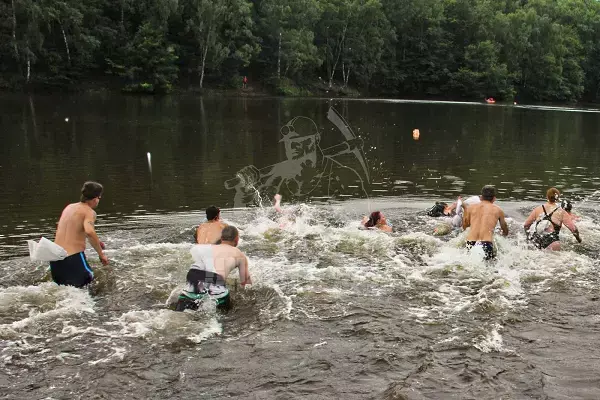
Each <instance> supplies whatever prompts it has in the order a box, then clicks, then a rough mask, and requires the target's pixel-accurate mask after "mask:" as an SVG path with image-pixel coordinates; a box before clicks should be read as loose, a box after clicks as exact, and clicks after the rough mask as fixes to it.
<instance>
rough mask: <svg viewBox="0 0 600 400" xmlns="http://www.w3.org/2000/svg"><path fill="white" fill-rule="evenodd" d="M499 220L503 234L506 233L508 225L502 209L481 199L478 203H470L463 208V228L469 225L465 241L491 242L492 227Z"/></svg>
mask: <svg viewBox="0 0 600 400" xmlns="http://www.w3.org/2000/svg"><path fill="white" fill-rule="evenodd" d="M498 222H500V226H501V227H502V233H503V235H505V236H506V235H508V225H507V224H506V221H505V219H504V211H502V209H501V208H500V207H498V206H497V205H495V204H493V203H492V202H490V201H485V200H483V201H482V202H481V203H479V204H472V205H470V206H469V208H468V209H466V210H465V217H464V220H463V228H464V229H466V228H468V227H471V229H470V230H469V233H468V235H467V241H481V242H491V241H492V239H493V237H494V229H495V228H496V225H497V224H498Z"/></svg>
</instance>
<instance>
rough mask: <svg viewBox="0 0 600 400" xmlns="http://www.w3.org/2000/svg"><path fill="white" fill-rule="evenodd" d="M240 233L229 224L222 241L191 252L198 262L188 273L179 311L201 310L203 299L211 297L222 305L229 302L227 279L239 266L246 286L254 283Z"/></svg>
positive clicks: (241, 281)
mask: <svg viewBox="0 0 600 400" xmlns="http://www.w3.org/2000/svg"><path fill="white" fill-rule="evenodd" d="M239 240H240V235H239V232H238V230H237V228H236V227H235V226H231V225H228V226H226V227H225V228H223V231H222V232H221V243H220V244H197V245H194V246H193V247H192V249H191V250H190V253H191V254H192V258H193V259H194V264H192V266H191V267H190V270H189V271H188V273H187V276H186V282H187V285H186V287H185V289H184V290H183V291H182V292H181V294H180V295H179V299H178V301H177V305H176V306H175V310H176V311H183V310H186V309H193V310H195V309H197V308H198V305H199V301H200V300H202V299H203V298H205V297H206V296H210V297H211V298H213V299H214V300H215V301H216V303H217V305H218V306H224V307H227V306H228V305H229V290H228V289H227V286H226V285H225V280H226V279H227V277H228V276H229V274H231V273H232V272H233V271H234V270H235V269H236V268H237V269H238V270H239V274H240V284H241V285H242V287H244V286H245V285H249V284H252V279H251V278H250V272H249V271H248V258H247V257H246V255H245V254H244V253H242V251H241V250H240V249H238V248H237V245H238V242H239Z"/></svg>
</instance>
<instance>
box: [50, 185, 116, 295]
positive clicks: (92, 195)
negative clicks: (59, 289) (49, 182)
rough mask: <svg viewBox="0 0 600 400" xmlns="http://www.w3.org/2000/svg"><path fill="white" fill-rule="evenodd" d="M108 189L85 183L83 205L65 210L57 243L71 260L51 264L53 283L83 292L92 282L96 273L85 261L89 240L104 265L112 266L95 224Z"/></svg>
mask: <svg viewBox="0 0 600 400" xmlns="http://www.w3.org/2000/svg"><path fill="white" fill-rule="evenodd" d="M103 190H104V188H103V187H102V185H101V184H99V183H97V182H85V183H84V184H83V187H82V188H81V198H80V201H79V203H73V204H69V205H68V206H66V207H65V209H64V210H63V212H62V214H61V216H60V220H59V221H58V226H57V228H56V235H55V239H54V243H56V244H57V245H59V246H61V247H62V248H64V249H65V250H66V254H67V257H66V258H64V259H62V260H58V261H51V262H50V272H51V274H52V279H53V280H54V282H56V283H58V284H59V285H69V286H75V287H78V288H81V287H83V286H85V285H87V284H89V283H91V282H92V280H93V279H94V273H93V272H92V269H91V268H90V266H89V264H88V262H87V259H86V257H85V247H86V241H85V240H86V238H87V239H88V240H89V241H90V244H91V245H92V247H93V248H94V250H96V252H97V253H98V257H100V261H101V262H102V264H103V265H107V264H108V258H107V257H106V255H105V254H104V251H103V249H104V244H103V243H102V242H101V241H100V239H98V235H97V234H96V230H95V227H94V223H95V222H96V212H95V211H94V209H95V208H96V207H98V203H99V202H100V198H101V197H102V192H103Z"/></svg>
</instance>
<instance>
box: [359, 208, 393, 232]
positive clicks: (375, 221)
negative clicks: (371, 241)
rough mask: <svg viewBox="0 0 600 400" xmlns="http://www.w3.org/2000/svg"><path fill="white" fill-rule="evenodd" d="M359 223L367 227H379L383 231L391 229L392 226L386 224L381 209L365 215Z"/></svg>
mask: <svg viewBox="0 0 600 400" xmlns="http://www.w3.org/2000/svg"><path fill="white" fill-rule="evenodd" d="M361 224H362V226H364V227H365V228H367V229H379V230H381V231H384V232H391V231H392V227H391V226H389V225H388V223H387V220H386V219H385V216H384V215H383V213H382V212H381V211H373V212H372V213H371V215H370V216H368V217H367V216H365V217H364V218H363V220H362V222H361Z"/></svg>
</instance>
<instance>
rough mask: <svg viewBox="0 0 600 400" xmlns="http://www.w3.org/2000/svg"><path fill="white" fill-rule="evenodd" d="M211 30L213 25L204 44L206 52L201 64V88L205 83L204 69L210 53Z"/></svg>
mask: <svg viewBox="0 0 600 400" xmlns="http://www.w3.org/2000/svg"><path fill="white" fill-rule="evenodd" d="M211 31H212V27H210V28H208V33H207V34H206V43H205V44H204V53H203V54H202V65H201V66H200V89H202V85H203V83H204V69H205V68H206V56H207V55H208V46H210V34H211Z"/></svg>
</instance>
